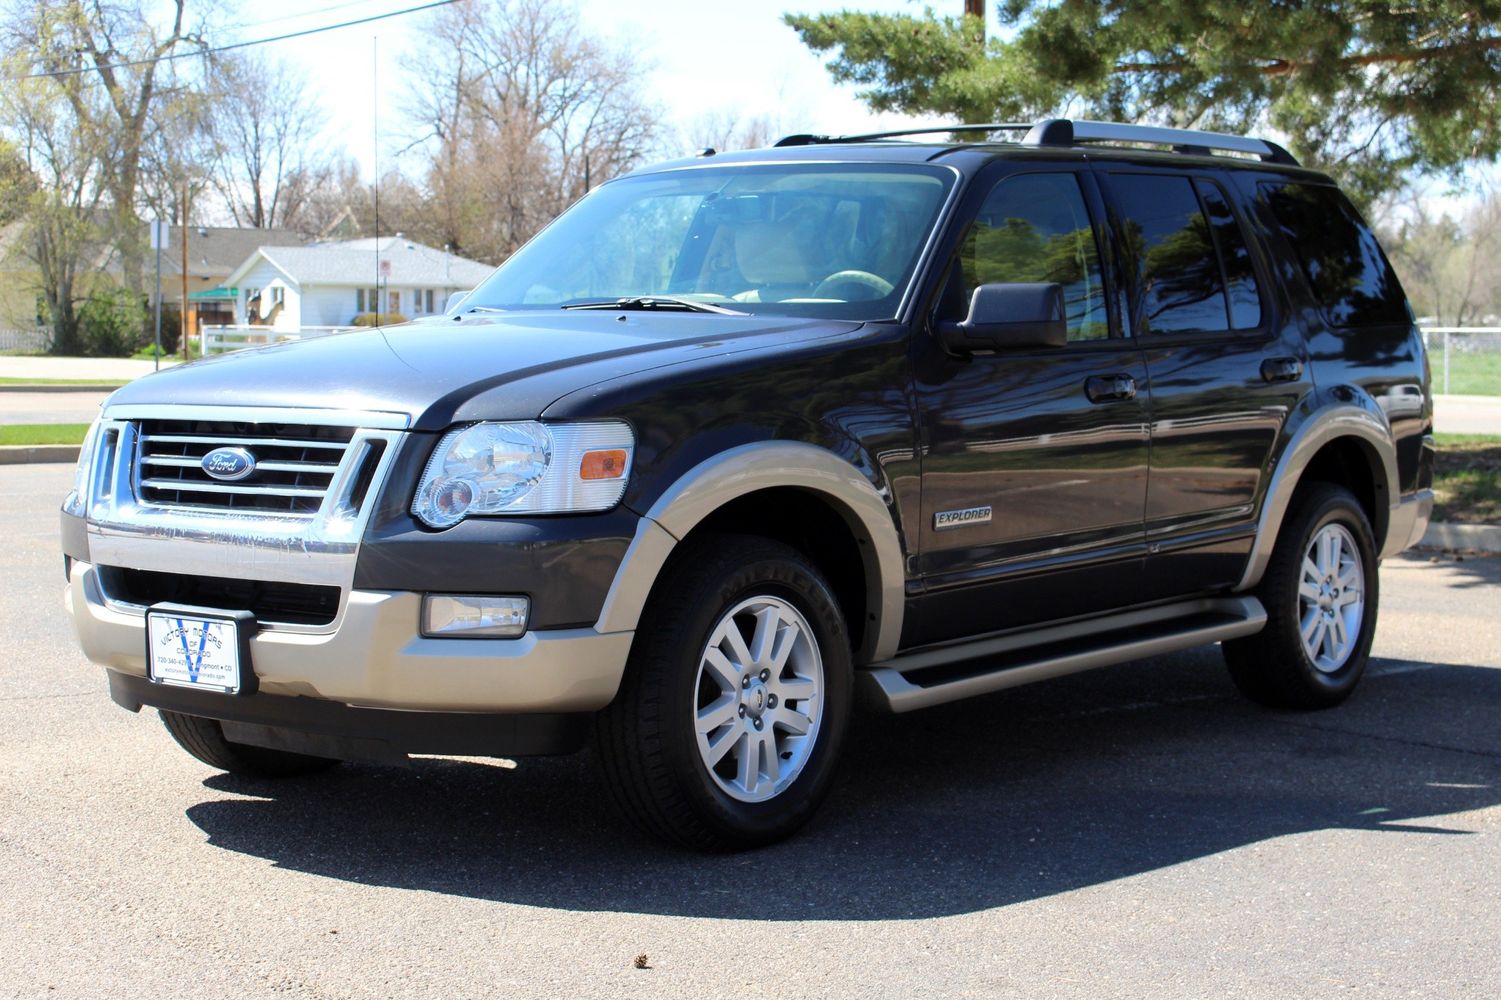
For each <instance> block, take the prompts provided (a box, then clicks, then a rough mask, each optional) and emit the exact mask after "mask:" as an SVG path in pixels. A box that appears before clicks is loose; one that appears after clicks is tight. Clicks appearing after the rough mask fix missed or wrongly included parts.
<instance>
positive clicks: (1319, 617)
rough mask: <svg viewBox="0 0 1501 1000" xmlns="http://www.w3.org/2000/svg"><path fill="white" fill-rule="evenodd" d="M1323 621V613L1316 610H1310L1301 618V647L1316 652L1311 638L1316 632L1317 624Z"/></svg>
mask: <svg viewBox="0 0 1501 1000" xmlns="http://www.w3.org/2000/svg"><path fill="white" fill-rule="evenodd" d="M1323 620H1324V613H1323V612H1322V611H1321V610H1319V609H1318V608H1310V609H1309V610H1308V614H1306V615H1304V616H1303V627H1302V629H1300V631H1301V632H1302V635H1303V645H1304V646H1305V647H1306V648H1308V649H1309V650H1317V649H1318V647H1317V646H1315V645H1314V642H1313V637H1314V634H1315V633H1316V632H1317V631H1318V628H1319V624H1320V623H1321V622H1323Z"/></svg>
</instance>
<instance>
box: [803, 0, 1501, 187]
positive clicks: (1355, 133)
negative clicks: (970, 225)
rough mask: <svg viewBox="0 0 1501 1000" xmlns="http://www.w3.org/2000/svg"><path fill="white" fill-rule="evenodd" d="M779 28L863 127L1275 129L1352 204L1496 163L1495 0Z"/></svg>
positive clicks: (1086, 2) (1195, 0) (1043, 12)
mask: <svg viewBox="0 0 1501 1000" xmlns="http://www.w3.org/2000/svg"><path fill="white" fill-rule="evenodd" d="M998 14H999V24H1000V26H1001V27H1002V29H1003V30H1002V31H1001V32H1000V34H999V37H993V38H990V39H988V40H987V38H986V33H985V23H984V21H983V20H982V19H980V18H978V17H974V16H963V17H940V16H938V15H937V14H935V13H934V12H933V10H932V9H931V8H929V9H927V10H926V11H925V12H924V14H923V15H921V16H914V15H889V16H887V15H875V14H865V13H858V12H852V11H845V12H843V13H838V14H828V15H805V14H789V15H787V17H786V22H787V23H788V24H789V25H790V26H791V27H793V28H794V29H795V30H796V31H797V32H798V34H799V35H801V37H802V40H803V42H804V43H805V44H807V45H808V46H809V47H810V48H812V49H813V50H815V51H817V52H832V53H834V55H833V58H832V60H831V61H830V62H829V64H828V69H829V72H830V73H831V74H832V76H833V77H834V79H835V80H837V81H840V82H845V83H856V84H860V85H862V86H863V87H864V88H865V89H864V90H863V92H862V94H861V96H862V98H863V99H864V100H865V102H866V103H867V104H868V105H869V106H870V107H871V108H873V109H874V110H878V111H898V112H904V113H907V114H940V115H944V116H949V117H951V118H955V119H958V120H960V121H963V122H970V123H975V122H986V121H1005V120H1008V119H1010V120H1015V119H1023V120H1033V119H1037V118H1042V117H1047V116H1049V115H1053V114H1067V115H1070V116H1077V117H1085V118H1105V119H1112V120H1119V121H1145V122H1152V123H1156V124H1168V125H1175V126H1179V127H1192V128H1207V129H1215V130H1224V131H1230V132H1261V131H1265V130H1267V129H1271V130H1274V131H1275V132H1277V133H1280V134H1281V135H1284V136H1286V137H1287V139H1288V145H1289V146H1290V147H1291V149H1292V151H1293V153H1294V154H1295V155H1297V156H1298V157H1299V158H1300V159H1301V160H1303V162H1305V163H1308V164H1311V165H1314V166H1318V167H1322V168H1325V169H1328V170H1330V171H1332V172H1334V173H1335V174H1337V175H1338V176H1339V177H1340V179H1341V180H1342V182H1343V183H1344V184H1345V185H1346V186H1347V187H1348V188H1350V189H1351V191H1352V194H1353V195H1354V196H1355V197H1357V198H1358V199H1360V200H1366V201H1369V200H1370V199H1372V198H1374V197H1376V196H1377V195H1379V194H1381V193H1383V192H1388V191H1391V190H1394V189H1397V188H1400V187H1401V186H1402V185H1403V183H1404V181H1405V180H1406V179H1407V178H1408V177H1409V176H1410V175H1411V174H1412V173H1413V172H1418V173H1429V174H1439V175H1447V176H1450V177H1457V176H1458V175H1459V174H1461V173H1462V172H1463V170H1464V168H1465V167H1466V165H1468V164H1470V163H1472V162H1474V161H1476V160H1494V159H1496V157H1497V155H1498V153H1501V127H1498V107H1501V32H1498V30H1497V25H1498V23H1501V0H1423V2H1421V3H1403V4H1392V3H1389V2H1387V0H1062V2H1058V0H1003V2H1002V3H1000V4H999V11H998Z"/></svg>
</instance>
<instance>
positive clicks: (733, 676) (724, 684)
mask: <svg viewBox="0 0 1501 1000" xmlns="http://www.w3.org/2000/svg"><path fill="white" fill-rule="evenodd" d="M704 667H705V668H706V669H707V670H708V671H709V673H711V674H713V675H714V680H715V681H716V682H717V683H718V684H719V690H721V691H725V692H728V693H734V692H736V691H739V690H740V671H739V670H737V669H736V668H735V665H734V664H733V663H731V662H730V661H729V660H728V659H727V658H726V657H725V655H724V653H722V652H720V650H719V647H718V646H710V647H709V648H708V649H706V650H704Z"/></svg>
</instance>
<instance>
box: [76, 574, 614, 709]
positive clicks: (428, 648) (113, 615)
mask: <svg viewBox="0 0 1501 1000" xmlns="http://www.w3.org/2000/svg"><path fill="white" fill-rule="evenodd" d="M64 604H65V606H66V607H67V608H68V611H69V613H70V614H71V616H72V618H73V626H74V629H75V630H76V632H77V634H78V640H79V642H80V643H81V644H82V646H83V651H84V654H85V655H86V656H88V658H89V659H90V660H93V661H94V662H95V663H99V664H102V665H104V666H105V667H108V668H109V669H111V670H116V671H119V672H121V673H125V674H133V675H135V676H138V677H143V676H145V674H146V635H145V620H144V618H143V617H142V616H140V615H138V614H131V613H129V612H126V611H119V610H114V609H112V608H109V607H106V606H105V604H104V599H103V596H102V595H101V593H100V591H99V587H98V584H97V582H96V581H95V578H94V573H93V567H92V566H90V565H88V564H86V563H75V564H74V565H73V571H72V574H71V579H70V581H69V584H68V592H67V595H66V597H65V600H64ZM421 605H422V595H421V594H417V593H411V592H406V591H367V590H357V591H354V592H352V593H351V594H350V595H349V600H348V603H347V606H346V609H345V613H344V617H343V619H342V621H341V622H340V624H339V628H338V631H336V632H333V633H328V634H321V635H311V634H302V633H293V632H276V631H269V630H268V631H263V632H261V633H259V634H257V635H255V636H253V637H252V638H251V640H250V657H251V664H252V666H253V669H254V670H255V672H256V675H257V676H258V678H259V681H260V690H261V691H263V692H265V693H266V694H281V695H306V696H308V697H314V698H325V699H329V700H332V701H339V702H343V703H345V704H348V705H359V706H368V707H379V708H398V709H412V710H422V711H461V712H587V711H594V710H596V709H599V708H603V707H604V706H605V705H607V704H609V703H610V701H611V699H613V698H614V697H615V692H616V690H617V689H618V688H619V686H620V678H621V675H622V674H623V673H624V671H625V661H626V657H627V656H628V655H629V653H630V647H631V638H632V636H633V635H634V633H632V632H611V633H600V632H597V631H595V630H594V629H592V628H582V629H563V630H556V631H540V632H528V633H527V634H526V635H524V636H522V637H521V638H519V639H429V638H424V637H423V636H421V635H420V634H419V633H418V620H419V615H420V614H421Z"/></svg>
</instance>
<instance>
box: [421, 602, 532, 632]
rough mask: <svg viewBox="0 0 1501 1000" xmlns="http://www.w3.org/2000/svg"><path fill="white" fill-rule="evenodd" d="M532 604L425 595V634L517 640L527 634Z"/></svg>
mask: <svg viewBox="0 0 1501 1000" xmlns="http://www.w3.org/2000/svg"><path fill="white" fill-rule="evenodd" d="M530 604H531V602H530V601H528V600H527V599H526V598H525V597H491V596H487V595H484V594H426V595H424V596H423V598H422V634H423V635H426V636H436V637H441V638H444V639H454V638H460V639H462V638H468V637H473V638H476V639H514V638H516V637H517V636H519V635H522V634H524V633H525V632H526V616H527V612H528V610H529V609H530Z"/></svg>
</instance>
